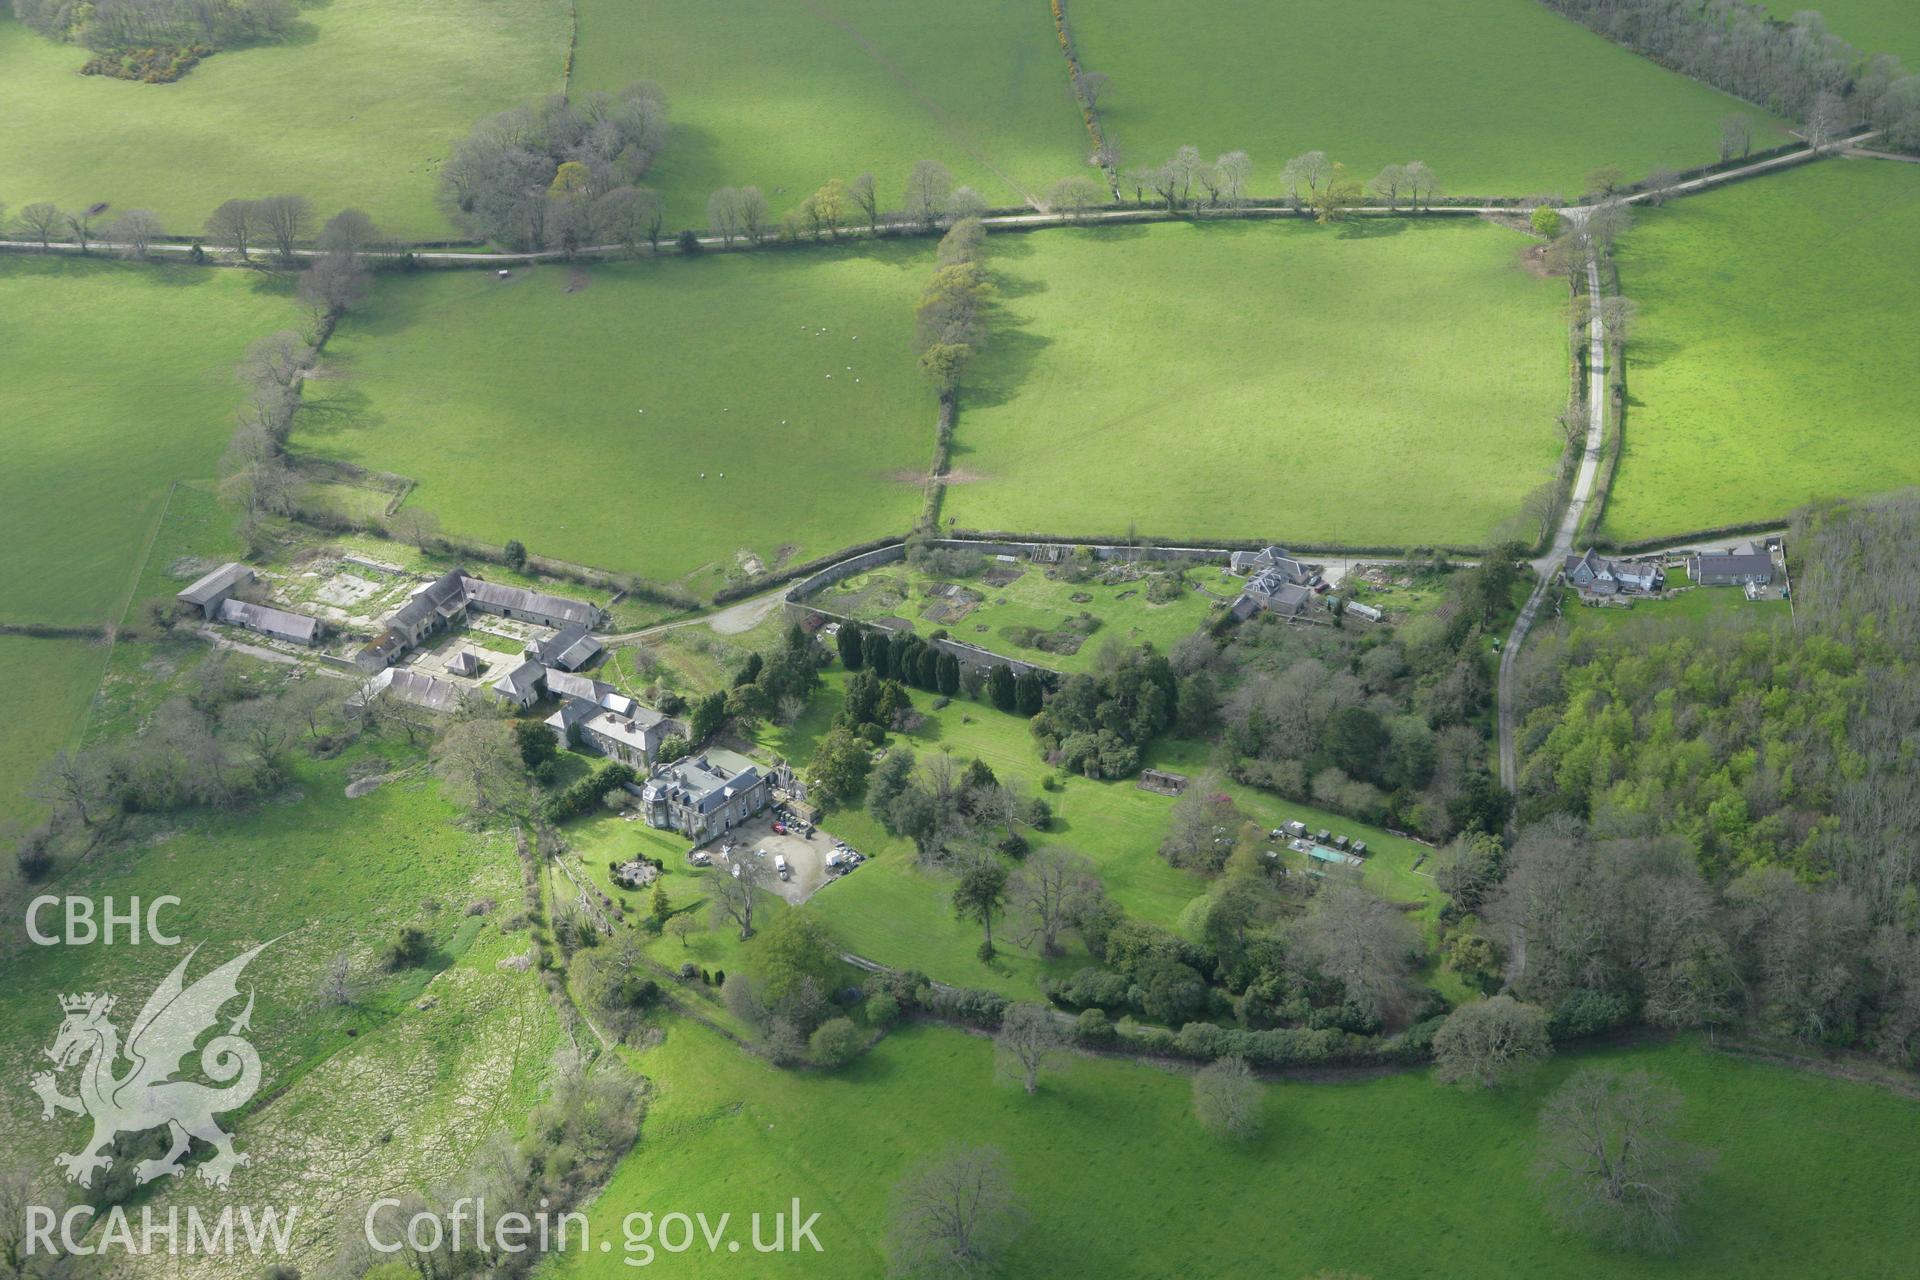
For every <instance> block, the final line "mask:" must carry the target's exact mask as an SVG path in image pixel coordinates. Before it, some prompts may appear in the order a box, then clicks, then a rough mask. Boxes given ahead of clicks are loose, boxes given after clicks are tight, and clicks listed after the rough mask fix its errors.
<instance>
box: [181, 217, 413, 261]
mask: <svg viewBox="0 0 1920 1280" xmlns="http://www.w3.org/2000/svg"><path fill="white" fill-rule="evenodd" d="M216 212H217V210H216ZM315 243H316V244H318V245H319V247H320V249H321V250H322V251H323V252H325V253H344V254H346V255H347V256H348V257H351V258H361V257H365V256H367V255H369V254H372V253H375V252H376V251H378V250H379V249H380V248H381V241H380V228H379V227H378V226H377V225H375V223H374V221H373V218H372V217H371V216H369V215H368V214H367V213H366V212H365V211H364V210H361V209H342V210H341V211H340V212H338V213H336V214H334V215H333V216H332V217H331V218H328V219H327V221H326V225H325V226H323V227H321V228H320V237H319V239H318V240H317V241H316V242H315Z"/></svg>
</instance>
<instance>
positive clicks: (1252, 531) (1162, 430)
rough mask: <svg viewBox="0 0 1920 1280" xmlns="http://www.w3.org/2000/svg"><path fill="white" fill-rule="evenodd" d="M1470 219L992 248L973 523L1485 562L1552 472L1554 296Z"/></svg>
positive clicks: (1179, 231) (973, 450)
mask: <svg viewBox="0 0 1920 1280" xmlns="http://www.w3.org/2000/svg"><path fill="white" fill-rule="evenodd" d="M1527 243H1528V241H1527V240H1525V239H1524V238H1523V237H1521V236H1519V235H1517V234H1515V233H1513V232H1510V231H1506V230H1503V229H1501V228H1498V227H1495V226H1492V225H1489V224H1485V223H1480V222H1447V223H1424V222H1420V221H1418V220H1393V221H1383V222H1369V223H1366V224H1364V225H1359V226H1352V227H1348V228H1344V229H1333V228H1327V227H1318V226H1311V225H1307V224H1301V223H1293V222H1285V223H1218V222H1216V223H1202V224H1196V225H1156V226H1148V227H1135V228H1130V229H1128V230H1124V231H1120V230H1101V231H1092V230H1068V231H1057V232H1048V233H1046V234H1045V235H1035V236H1026V237H1014V236H1002V237H996V238H995V239H994V241H993V242H992V246H991V251H992V252H991V257H992V265H993V268H994V271H995V273H996V276H997V277H998V279H999V282H1000V286H1001V289H1002V292H1003V294H1004V295H1005V301H1004V305H1003V306H1002V308H1001V311H1002V312H1003V315H1002V317H1001V319H1000V320H999V321H998V322H997V327H996V329H995V331H994V335H993V339H992V345H991V347H990V348H989V352H988V354H987V355H986V356H984V357H983V358H982V359H981V361H980V362H979V364H978V366H977V368H976V369H975V371H974V372H973V373H971V374H970V375H969V377H968V379H967V381H966V383H965V385H964V386H963V388H962V392H961V397H960V416H959V420H958V423H957V425H956V426H955V429H954V451H953V461H952V466H953V470H954V483H953V484H952V485H951V486H950V487H949V489H948V491H947V498H946V508H945V510H946V512H947V514H948V515H949V516H952V517H954V518H956V519H957V520H958V522H959V525H960V527H961V528H971V529H982V530H1003V531H1018V532H1050V533H1059V534H1065V535H1070V536H1115V535H1122V534H1125V533H1126V532H1127V531H1128V530H1129V528H1130V527H1137V528H1138V531H1139V532H1140V533H1141V534H1142V535H1144V536H1154V537H1179V538H1188V539H1194V538H1229V537H1232V538H1263V539H1264V538H1271V539H1274V540H1277V541H1281V542H1286V541H1290V540H1291V541H1298V542H1308V543H1313V542H1321V543H1325V542H1337V543H1340V544H1344V545H1359V544H1385V545H1389V546H1405V545H1408V544H1411V543H1415V542H1452V543H1462V544H1471V543H1478V542H1479V541H1481V540H1482V539H1484V538H1486V537H1487V536H1488V534H1489V533H1490V532H1491V531H1492V530H1493V529H1494V528H1495V527H1496V526H1498V525H1500V524H1501V523H1502V522H1504V521H1507V520H1509V519H1511V518H1513V517H1515V516H1517V515H1518V513H1519V511H1520V506H1521V502H1522V499H1523V498H1524V496H1525V495H1526V493H1527V492H1528V491H1529V490H1531V489H1533V488H1534V487H1536V486H1537V485H1539V484H1541V483H1543V482H1544V481H1545V480H1546V479H1547V477H1548V476H1549V475H1550V474H1551V473H1552V470H1553V466H1554V463H1555V461H1556V459H1557V458H1558V456H1559V451H1560V449H1559V436H1558V428H1557V427H1556V426H1555V425H1554V421H1553V420H1554V416H1555V415H1556V414H1558V413H1559V412H1560V411H1561V409H1562V407H1563V406H1564V404H1565V401H1566V395H1567V377H1566V357H1565V350H1566V336H1565V327H1564V326H1565V311H1564V307H1565V303H1564V301H1563V299H1564V292H1563V290H1562V288H1561V286H1559V285H1558V284H1555V283H1553V282H1550V281H1547V280H1544V279H1541V278H1539V277H1537V276H1534V275H1532V274H1529V272H1528V269H1527V268H1526V267H1525V266H1524V265H1523V263H1522V250H1523V248H1524V247H1525V246H1526V244H1527Z"/></svg>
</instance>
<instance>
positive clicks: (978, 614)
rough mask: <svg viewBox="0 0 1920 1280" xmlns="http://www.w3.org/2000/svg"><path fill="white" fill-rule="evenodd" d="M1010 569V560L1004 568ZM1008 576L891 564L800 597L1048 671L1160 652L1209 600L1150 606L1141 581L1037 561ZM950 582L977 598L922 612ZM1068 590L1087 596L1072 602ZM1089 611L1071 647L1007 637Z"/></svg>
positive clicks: (1203, 617)
mask: <svg viewBox="0 0 1920 1280" xmlns="http://www.w3.org/2000/svg"><path fill="white" fill-rule="evenodd" d="M1008 567H1011V566H1008ZM1019 567H1020V568H1021V569H1024V570H1025V572H1023V573H1022V574H1021V575H1020V577H1019V578H1018V579H1016V580H1015V581H1013V582H1010V583H1007V584H1004V585H1001V586H993V585H989V584H988V583H987V582H986V581H985V580H984V579H983V578H982V577H981V576H980V575H977V574H976V575H975V576H973V577H971V578H963V579H953V580H947V579H939V578H934V577H931V576H929V575H928V574H925V573H921V572H918V571H916V570H912V569H909V568H907V567H905V566H903V565H902V566H894V567H893V568H890V569H878V570H875V571H873V572H872V573H863V574H859V575H857V576H855V577H853V578H850V579H848V580H847V581H845V582H842V583H839V584H837V585H836V586H834V587H833V588H831V589H829V590H827V591H825V592H822V593H821V594H820V595H818V596H816V597H814V598H812V599H811V600H809V601H808V603H809V604H813V605H817V606H819V607H820V608H822V609H825V610H828V611H829V612H833V613H845V614H848V615H850V616H852V617H856V618H860V619H863V620H871V619H874V618H882V617H888V616H897V617H904V618H906V619H908V620H909V621H911V622H912V623H913V625H914V630H916V631H917V632H919V633H920V634H921V635H928V634H931V633H932V632H933V631H934V630H936V629H938V628H942V627H944V628H945V629H946V630H947V631H949V632H950V633H952V635H953V637H954V638H955V639H956V640H962V641H965V642H966V643H968V644H976V645H979V646H980V647H981V648H983V649H991V650H993V651H995V652H997V653H1004V654H1008V655H1010V656H1012V657H1016V658H1022V659H1025V660H1026V661H1029V662H1036V663H1039V664H1040V665H1041V666H1045V667H1052V668H1053V669H1054V670H1056V671H1069V672H1073V671H1091V670H1093V667H1094V664H1095V662H1096V660H1097V659H1098V658H1099V655H1100V651H1101V649H1103V648H1104V647H1105V646H1106V645H1108V644H1109V643H1115V644H1119V645H1122V646H1124V647H1128V648H1133V647H1137V646H1139V645H1142V644H1151V645H1153V646H1154V647H1155V648H1156V649H1158V650H1160V652H1162V653H1165V652H1167V651H1168V650H1169V649H1171V648H1172V647H1173V646H1174V644H1176V643H1177V642H1178V641H1179V640H1180V639H1181V638H1182V637H1184V636H1188V635H1191V634H1192V633H1193V632H1195V631H1197V630H1199V629H1200V628H1201V627H1202V626H1204V625H1206V622H1207V618H1208V615H1209V614H1211V613H1212V612H1213V610H1214V608H1215V607H1216V604H1215V601H1213V600H1212V599H1210V598H1208V597H1207V596H1205V595H1202V594H1201V593H1200V592H1198V591H1193V590H1191V589H1189V590H1186V591H1183V592H1182V593H1181V595H1180V597H1179V598H1178V599H1175V600H1169V601H1167V602H1165V603H1164V604H1156V603H1154V602H1152V601H1150V600H1148V599H1147V598H1146V594H1145V586H1146V583H1145V581H1144V580H1143V579H1131V580H1122V581H1116V582H1102V581H1100V580H1099V579H1097V578H1095V579H1090V580H1088V581H1086V582H1063V581H1061V580H1060V579H1058V578H1054V577H1050V576H1048V573H1047V570H1046V568H1045V566H1043V565H1038V564H1028V565H1021V566H1019ZM1194 577H1195V578H1196V579H1197V580H1200V581H1202V582H1206V581H1209V580H1210V578H1211V575H1210V574H1203V573H1202V572H1198V571H1196V573H1195V574H1194ZM949 581H951V582H952V583H953V584H954V585H957V586H959V587H961V588H963V589H964V590H966V591H968V592H971V593H974V594H975V595H978V596H979V597H980V600H979V602H978V603H977V604H975V605H973V606H971V607H970V608H969V609H968V610H967V612H966V614H965V615H964V616H963V617H961V618H960V619H958V620H955V621H948V620H945V618H944V616H943V617H929V616H928V615H927V612H926V610H927V609H928V608H929V607H936V606H939V605H941V604H944V603H945V601H944V598H936V597H930V596H928V595H927V593H926V588H928V587H929V586H942V585H946V584H947V583H948V582H949ZM1075 596H1083V597H1087V598H1085V599H1080V600H1076V599H1074V597H1075ZM1081 613H1090V614H1092V615H1093V616H1094V617H1096V618H1098V619H1099V620H1100V629H1099V630H1097V631H1095V632H1093V633H1092V634H1091V635H1090V636H1088V637H1086V639H1085V640H1084V641H1083V642H1082V644H1081V645H1080V647H1079V648H1078V649H1077V650H1075V651H1074V652H1073V653H1057V652H1052V651H1048V650H1043V649H1039V648H1034V647H1030V646H1022V645H1019V644H1017V643H1015V642H1014V641H1013V640H1012V639H1010V638H1009V637H1008V634H1007V633H1008V632H1009V631H1010V630H1013V629H1016V628H1032V629H1035V630H1038V631H1043V632H1045V631H1051V630H1053V629H1054V628H1057V627H1059V626H1060V625H1061V623H1062V621H1063V620H1064V619H1067V618H1072V617H1076V616H1077V615H1079V614H1081Z"/></svg>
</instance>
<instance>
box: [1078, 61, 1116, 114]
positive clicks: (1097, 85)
mask: <svg viewBox="0 0 1920 1280" xmlns="http://www.w3.org/2000/svg"><path fill="white" fill-rule="evenodd" d="M1074 83H1076V84H1078V85H1079V86H1080V97H1081V99H1082V100H1083V101H1084V102H1085V103H1086V104H1087V109H1088V110H1089V111H1094V110H1098V109H1099V106H1100V95H1101V94H1103V93H1105V92H1106V91H1107V86H1108V84H1110V83H1111V78H1110V77H1109V76H1108V75H1107V73H1106V72H1104V71H1082V72H1081V73H1080V76H1079V78H1078V79H1077V80H1076V81H1075V82H1074Z"/></svg>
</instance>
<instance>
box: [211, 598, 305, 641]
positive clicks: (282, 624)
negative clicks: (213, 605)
mask: <svg viewBox="0 0 1920 1280" xmlns="http://www.w3.org/2000/svg"><path fill="white" fill-rule="evenodd" d="M220 621H222V622H228V623H232V624H233V625H234V626H239V627H245V628H247V630H249V631H258V632H260V633H261V634H263V635H269V636H278V637H280V638H281V639H282V640H292V641H295V642H296V643H299V644H312V643H313V638H314V637H315V636H316V635H318V634H319V633H320V619H318V618H310V617H308V616H307V615H306V614H304V613H288V612H287V611H286V610H285V609H272V608H269V607H267V606H266V605H264V604H249V603H248V602H247V601H245V600H223V601H221V603H220Z"/></svg>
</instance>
